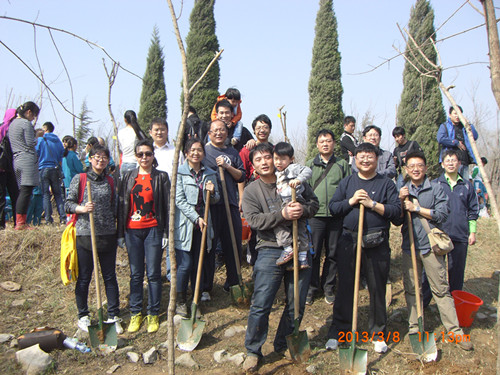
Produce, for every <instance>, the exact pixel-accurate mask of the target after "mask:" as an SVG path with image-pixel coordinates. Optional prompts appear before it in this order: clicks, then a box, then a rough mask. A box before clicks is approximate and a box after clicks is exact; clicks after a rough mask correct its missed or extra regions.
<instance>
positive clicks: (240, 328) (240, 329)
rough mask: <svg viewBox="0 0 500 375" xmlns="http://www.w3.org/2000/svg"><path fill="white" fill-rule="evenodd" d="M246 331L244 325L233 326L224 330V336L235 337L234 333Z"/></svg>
mask: <svg viewBox="0 0 500 375" xmlns="http://www.w3.org/2000/svg"><path fill="white" fill-rule="evenodd" d="M244 332H246V328H245V327H243V326H232V327H229V328H228V329H226V332H224V337H233V336H234V335H237V334H238V333H244Z"/></svg>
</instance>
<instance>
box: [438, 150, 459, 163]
mask: <svg viewBox="0 0 500 375" xmlns="http://www.w3.org/2000/svg"><path fill="white" fill-rule="evenodd" d="M447 156H455V157H456V158H457V160H458V161H460V158H459V157H458V150H455V149H454V148H447V149H446V150H444V151H443V155H442V157H441V160H444V158H445V157H447Z"/></svg>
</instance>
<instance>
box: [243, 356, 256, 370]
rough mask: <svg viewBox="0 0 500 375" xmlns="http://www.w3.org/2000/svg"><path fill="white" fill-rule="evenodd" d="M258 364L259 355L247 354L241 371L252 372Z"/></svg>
mask: <svg viewBox="0 0 500 375" xmlns="http://www.w3.org/2000/svg"><path fill="white" fill-rule="evenodd" d="M258 366H259V357H257V356H256V355H251V354H249V355H248V356H247V357H246V358H245V362H243V366H242V367H243V371H248V372H254V371H255V370H257V367H258Z"/></svg>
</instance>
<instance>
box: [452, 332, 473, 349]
mask: <svg viewBox="0 0 500 375" xmlns="http://www.w3.org/2000/svg"><path fill="white" fill-rule="evenodd" d="M464 338H465V337H464V335H462V340H463V339H464ZM455 342H456V343H457V345H458V346H459V347H460V349H463V350H466V351H470V350H473V349H474V345H472V341H470V340H469V341H458V340H457V341H455Z"/></svg>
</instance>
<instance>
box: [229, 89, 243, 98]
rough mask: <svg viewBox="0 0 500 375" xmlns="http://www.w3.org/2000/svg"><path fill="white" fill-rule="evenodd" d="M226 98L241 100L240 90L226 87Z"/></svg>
mask: <svg viewBox="0 0 500 375" xmlns="http://www.w3.org/2000/svg"><path fill="white" fill-rule="evenodd" d="M226 98H228V99H232V100H241V93H240V90H238V89H237V88H235V87H230V88H228V89H227V90H226Z"/></svg>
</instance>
